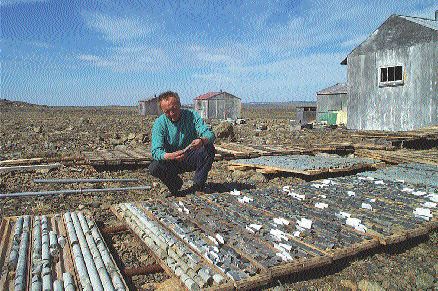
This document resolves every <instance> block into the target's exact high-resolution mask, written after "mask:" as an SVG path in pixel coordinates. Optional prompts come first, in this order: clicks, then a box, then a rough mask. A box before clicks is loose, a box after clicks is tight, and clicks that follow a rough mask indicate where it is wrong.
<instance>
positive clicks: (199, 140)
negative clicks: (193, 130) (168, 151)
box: [190, 138, 204, 149]
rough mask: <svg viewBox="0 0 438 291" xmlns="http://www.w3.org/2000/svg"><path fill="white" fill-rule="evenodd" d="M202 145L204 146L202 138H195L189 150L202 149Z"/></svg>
mask: <svg viewBox="0 0 438 291" xmlns="http://www.w3.org/2000/svg"><path fill="white" fill-rule="evenodd" d="M203 145H204V141H203V140H202V138H196V139H194V140H193V141H192V143H191V144H190V148H191V149H198V148H200V147H202V146H203Z"/></svg>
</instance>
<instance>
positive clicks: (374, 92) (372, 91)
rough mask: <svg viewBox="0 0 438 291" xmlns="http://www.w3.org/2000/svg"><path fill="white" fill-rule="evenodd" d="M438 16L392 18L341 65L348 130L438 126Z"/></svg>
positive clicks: (437, 13) (393, 16)
mask: <svg viewBox="0 0 438 291" xmlns="http://www.w3.org/2000/svg"><path fill="white" fill-rule="evenodd" d="M437 17H438V11H437V12H436V13H435V20H431V19H425V18H418V17H410V16H401V15H392V16H390V17H389V18H388V19H387V20H386V21H385V22H384V23H383V24H382V25H381V26H380V27H379V28H378V29H377V30H376V31H374V32H373V33H372V34H371V35H370V36H369V37H368V38H367V39H366V40H365V41H364V42H363V43H361V44H360V45H359V46H358V47H356V48H355V49H354V50H353V51H352V52H351V53H350V54H349V55H348V56H347V57H346V59H345V60H343V61H342V62H341V64H343V65H347V79H348V81H347V83H348V121H347V127H348V128H350V129H361V130H392V131H395V130H402V131H404V130H411V129H416V128H420V127H425V126H429V125H433V124H437V123H438V110H437V107H438V61H437V60H438V20H437Z"/></svg>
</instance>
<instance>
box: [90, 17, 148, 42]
mask: <svg viewBox="0 0 438 291" xmlns="http://www.w3.org/2000/svg"><path fill="white" fill-rule="evenodd" d="M83 16H84V19H85V22H86V24H87V25H88V26H89V27H90V28H91V29H93V30H95V31H97V32H98V33H101V34H102V35H103V36H104V38H105V39H106V40H108V41H111V42H114V43H119V42H123V41H127V40H138V39H142V38H144V37H146V36H148V35H149V34H150V33H151V32H152V31H154V30H155V29H156V27H155V26H154V25H152V24H150V23H149V22H147V21H146V20H145V19H140V18H139V17H118V16H111V15H106V14H102V13H83Z"/></svg>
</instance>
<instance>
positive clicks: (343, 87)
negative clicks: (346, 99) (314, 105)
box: [316, 83, 348, 95]
mask: <svg viewBox="0 0 438 291" xmlns="http://www.w3.org/2000/svg"><path fill="white" fill-rule="evenodd" d="M347 89H348V86H347V84H345V83H337V84H335V85H333V86H330V87H328V88H325V89H322V90H321V91H319V92H316V95H333V94H347Z"/></svg>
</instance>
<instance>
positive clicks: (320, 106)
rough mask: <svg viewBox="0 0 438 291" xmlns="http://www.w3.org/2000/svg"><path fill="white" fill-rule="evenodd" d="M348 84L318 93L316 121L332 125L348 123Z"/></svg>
mask: <svg viewBox="0 0 438 291" xmlns="http://www.w3.org/2000/svg"><path fill="white" fill-rule="evenodd" d="M347 90H348V87H347V84H345V83H337V84H335V85H333V86H330V87H328V88H325V89H323V90H321V91H319V92H317V93H316V102H317V112H316V120H317V121H318V122H321V121H325V122H327V123H328V124H330V125H334V124H346V123H347V106H348V95H347Z"/></svg>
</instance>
